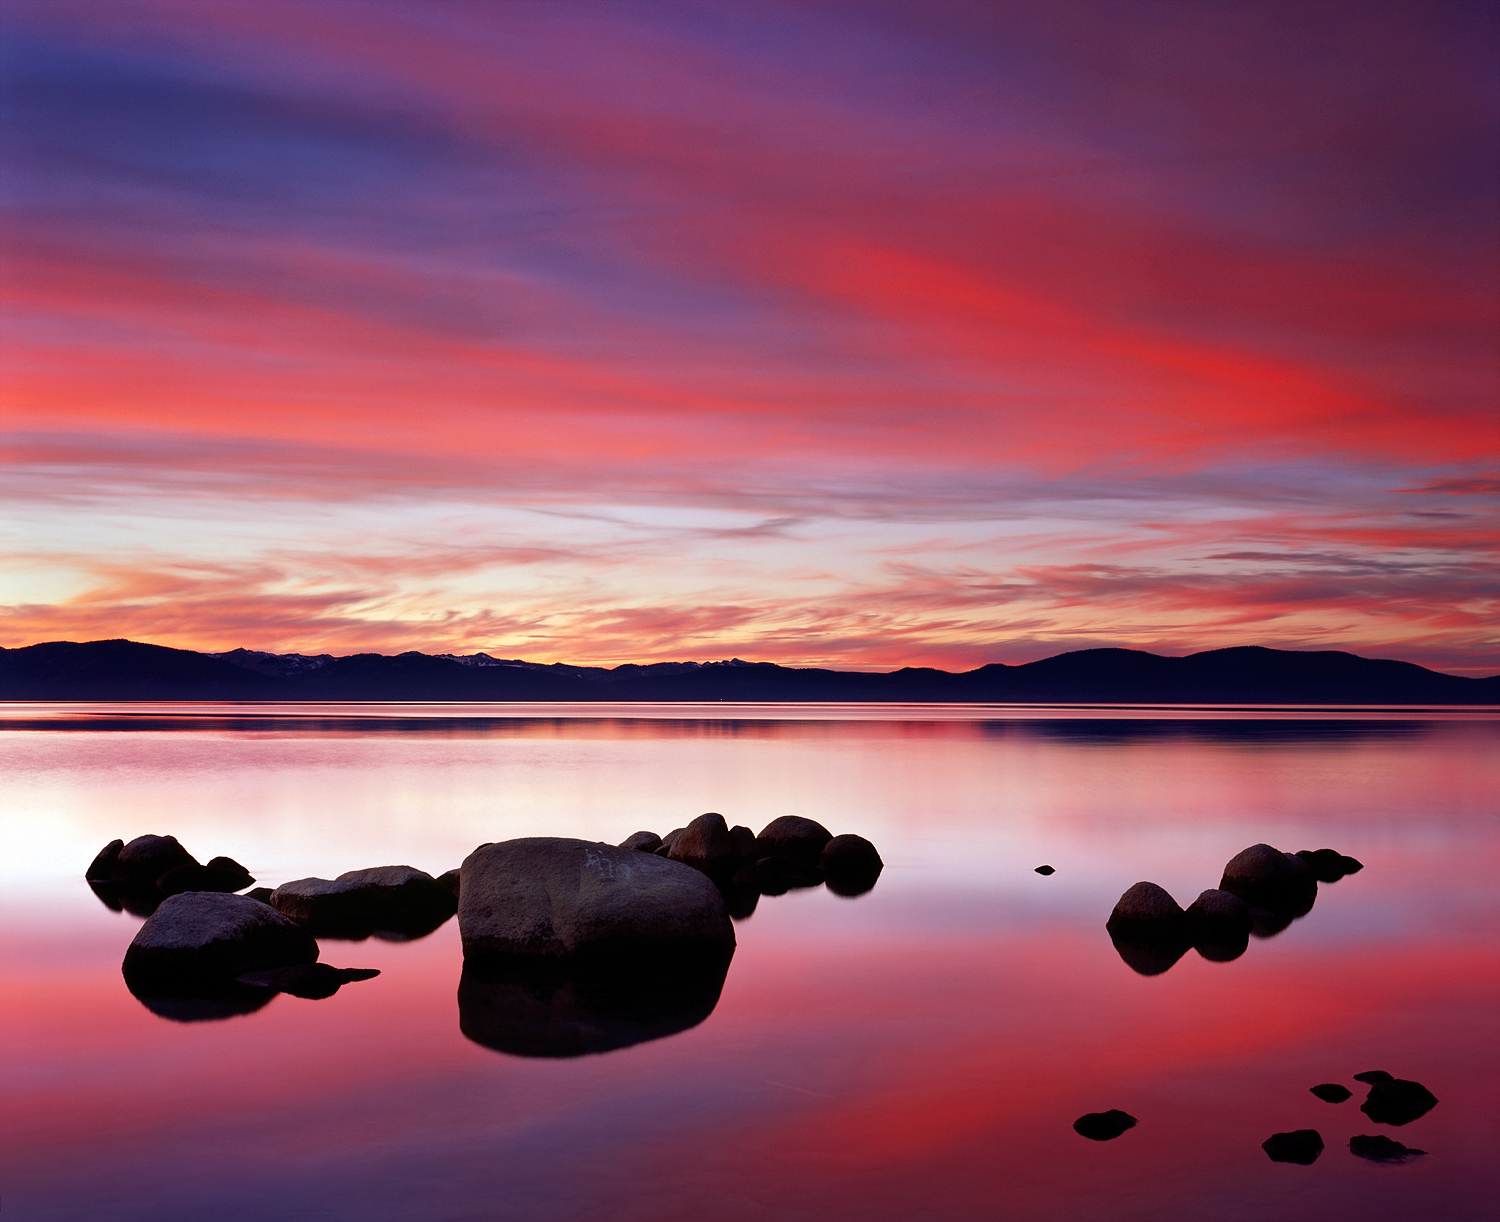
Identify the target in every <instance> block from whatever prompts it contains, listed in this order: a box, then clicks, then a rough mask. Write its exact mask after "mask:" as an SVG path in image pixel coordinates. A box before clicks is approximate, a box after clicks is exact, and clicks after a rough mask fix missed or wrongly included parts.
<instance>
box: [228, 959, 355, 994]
mask: <svg viewBox="0 0 1500 1222" xmlns="http://www.w3.org/2000/svg"><path fill="white" fill-rule="evenodd" d="M378 975H380V972H379V971H378V970H377V969H376V968H373V967H330V966H329V965H328V964H326V963H298V964H294V965H293V966H291V967H278V968H272V969H271V970H269V971H263V972H246V973H244V974H243V975H241V976H238V977H237V978H236V979H237V980H238V982H239V983H240V984H249V985H255V986H256V987H258V988H263V989H275V990H276V991H277V992H278V993H290V994H291V995H292V996H293V997H304V998H307V999H308V1000H310V1001H320V1000H322V999H323V998H325V997H332V996H333V995H334V994H335V993H337V992H338V991H339V989H340V988H342V987H343V986H344V985H346V984H349V983H350V982H351V981H355V980H370V979H373V978H374V977H376V976H378Z"/></svg>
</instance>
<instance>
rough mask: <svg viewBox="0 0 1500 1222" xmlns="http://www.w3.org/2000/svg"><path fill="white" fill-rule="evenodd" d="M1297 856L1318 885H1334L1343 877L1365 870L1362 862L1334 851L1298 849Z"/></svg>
mask: <svg viewBox="0 0 1500 1222" xmlns="http://www.w3.org/2000/svg"><path fill="white" fill-rule="evenodd" d="M1297 856H1298V857H1300V858H1302V860H1303V861H1305V862H1307V864H1308V866H1309V867H1310V868H1311V870H1312V872H1313V877H1314V878H1316V879H1317V880H1318V881H1319V882H1320V883H1336V882H1338V881H1339V879H1341V878H1343V877H1344V875H1346V874H1357V873H1359V871H1361V870H1363V869H1364V868H1365V867H1364V863H1363V862H1360V861H1356V860H1355V859H1354V858H1352V857H1345V856H1344V855H1343V854H1342V853H1340V852H1337V851H1336V850H1334V849H1298V850H1297Z"/></svg>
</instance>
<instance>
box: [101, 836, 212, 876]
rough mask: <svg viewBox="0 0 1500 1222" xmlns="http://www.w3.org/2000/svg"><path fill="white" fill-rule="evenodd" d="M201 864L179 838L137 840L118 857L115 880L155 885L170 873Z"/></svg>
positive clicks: (142, 837) (116, 859)
mask: <svg viewBox="0 0 1500 1222" xmlns="http://www.w3.org/2000/svg"><path fill="white" fill-rule="evenodd" d="M96 860H97V859H96ZM197 864H198V861H197V859H196V858H195V857H194V856H193V855H192V854H191V853H189V852H188V851H187V850H186V849H185V848H183V847H182V845H180V844H178V843H177V837H176V836H137V837H136V838H135V839H134V840H132V841H131V842H130V843H129V844H127V845H124V846H123V847H122V848H121V849H120V851H119V853H118V854H117V855H116V856H115V863H114V867H113V869H112V871H111V877H112V878H113V879H114V881H115V882H129V883H154V882H156V880H157V879H158V878H160V877H161V876H162V875H163V874H165V873H166V872H167V871H168V870H175V869H176V868H177V867H178V866H196V865H197Z"/></svg>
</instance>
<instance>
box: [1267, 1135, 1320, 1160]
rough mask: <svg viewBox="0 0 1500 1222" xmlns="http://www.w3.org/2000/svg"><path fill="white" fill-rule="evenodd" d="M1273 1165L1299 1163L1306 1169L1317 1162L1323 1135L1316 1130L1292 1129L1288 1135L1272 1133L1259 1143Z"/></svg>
mask: <svg viewBox="0 0 1500 1222" xmlns="http://www.w3.org/2000/svg"><path fill="white" fill-rule="evenodd" d="M1260 1148H1261V1149H1262V1150H1264V1151H1265V1152H1266V1154H1267V1156H1268V1157H1269V1158H1270V1160H1271V1161H1272V1162H1273V1163H1300V1164H1302V1166H1304V1167H1306V1166H1308V1165H1310V1164H1312V1163H1315V1162H1317V1161H1318V1155H1320V1154H1321V1153H1323V1135H1322V1134H1321V1133H1319V1132H1318V1130H1317V1129H1294V1130H1293V1131H1292V1132H1290V1133H1272V1134H1271V1136H1269V1137H1267V1138H1266V1139H1265V1141H1263V1142H1261V1143H1260Z"/></svg>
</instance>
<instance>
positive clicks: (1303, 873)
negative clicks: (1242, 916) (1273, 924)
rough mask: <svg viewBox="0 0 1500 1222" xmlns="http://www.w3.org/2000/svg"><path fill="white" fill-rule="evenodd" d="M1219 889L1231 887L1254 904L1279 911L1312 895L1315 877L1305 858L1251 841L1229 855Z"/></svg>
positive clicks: (1316, 886) (1236, 893) (1230, 888)
mask: <svg viewBox="0 0 1500 1222" xmlns="http://www.w3.org/2000/svg"><path fill="white" fill-rule="evenodd" d="M1219 890H1221V891H1231V892H1233V893H1234V894H1235V895H1237V896H1239V897H1240V898H1241V899H1242V900H1244V901H1245V902H1246V903H1248V904H1250V905H1252V906H1254V907H1257V908H1265V909H1268V910H1269V911H1271V912H1280V911H1282V910H1284V909H1287V908H1291V907H1294V906H1296V905H1297V904H1298V903H1299V902H1301V901H1302V900H1303V899H1304V898H1305V897H1306V896H1308V895H1309V894H1311V895H1316V894H1317V890H1318V880H1317V878H1316V876H1315V875H1314V873H1313V868H1312V866H1311V865H1309V864H1308V862H1307V860H1306V858H1303V857H1298V856H1297V855H1296V854H1295V853H1283V852H1281V851H1280V850H1279V849H1273V848H1272V847H1271V846H1270V845H1269V844H1252V845H1251V846H1250V847H1249V848H1248V849H1244V850H1243V851H1241V852H1239V853H1236V854H1235V855H1234V856H1233V857H1231V858H1230V859H1229V862H1228V864H1226V865H1225V867H1224V876H1223V878H1221V879H1220V880H1219ZM1307 907H1308V908H1311V907H1312V904H1311V902H1309V903H1308V904H1307ZM1304 911H1305V909H1304Z"/></svg>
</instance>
